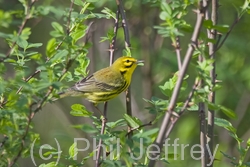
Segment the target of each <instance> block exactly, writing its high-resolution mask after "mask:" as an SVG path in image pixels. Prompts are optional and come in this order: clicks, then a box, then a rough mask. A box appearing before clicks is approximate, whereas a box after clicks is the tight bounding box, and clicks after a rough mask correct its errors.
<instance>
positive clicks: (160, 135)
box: [149, 0, 210, 167]
mask: <svg viewBox="0 0 250 167" xmlns="http://www.w3.org/2000/svg"><path fill="white" fill-rule="evenodd" d="M209 2H210V0H209V1H208V3H209ZM199 7H200V8H199V11H198V13H197V20H196V24H195V28H194V32H193V35H192V38H191V44H190V45H189V47H188V50H187V52H186V55H185V58H184V61H183V64H182V68H181V70H180V72H179V76H178V80H177V83H176V85H175V88H174V91H173V94H172V96H171V99H170V103H169V107H168V111H167V112H166V115H165V117H164V119H163V122H162V125H161V128H160V131H159V133H158V136H157V139H156V141H155V144H156V145H158V146H159V148H162V147H161V146H162V144H163V140H164V137H168V136H166V132H167V128H168V125H169V121H170V118H171V115H172V112H173V110H174V108H175V105H176V102H177V97H178V95H179V92H180V88H181V85H182V82H183V78H184V76H185V73H186V71H187V67H188V65H189V62H190V60H191V57H192V55H193V52H194V50H195V47H196V45H197V39H198V36H199V34H200V29H201V26H202V23H203V20H204V12H205V10H206V8H207V7H208V5H206V6H203V5H202V3H201V2H200V6H199ZM154 148H156V147H154ZM158 156H159V153H157V151H156V152H155V154H152V155H151V157H158ZM155 160H156V159H155V158H151V160H150V162H149V167H153V166H154V164H155Z"/></svg>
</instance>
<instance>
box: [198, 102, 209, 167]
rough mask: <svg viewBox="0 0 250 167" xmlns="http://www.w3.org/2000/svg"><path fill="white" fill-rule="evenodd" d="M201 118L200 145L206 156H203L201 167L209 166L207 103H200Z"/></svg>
mask: <svg viewBox="0 0 250 167" xmlns="http://www.w3.org/2000/svg"><path fill="white" fill-rule="evenodd" d="M199 117H200V144H201V148H203V150H204V152H202V153H203V154H204V155H203V156H202V155H201V157H202V158H201V167H206V166H207V158H208V156H207V154H206V153H207V149H206V148H207V147H206V143H207V141H206V112H205V103H203V102H201V103H199Z"/></svg>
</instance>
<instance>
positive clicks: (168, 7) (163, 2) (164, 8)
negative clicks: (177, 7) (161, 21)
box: [161, 1, 172, 16]
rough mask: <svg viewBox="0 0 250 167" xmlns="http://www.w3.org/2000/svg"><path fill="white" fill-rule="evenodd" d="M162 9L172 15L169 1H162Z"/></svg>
mask: <svg viewBox="0 0 250 167" xmlns="http://www.w3.org/2000/svg"><path fill="white" fill-rule="evenodd" d="M161 9H162V10H163V11H165V12H166V13H168V15H169V16H170V15H172V9H171V6H170V5H169V4H168V3H166V2H165V1H162V2H161Z"/></svg>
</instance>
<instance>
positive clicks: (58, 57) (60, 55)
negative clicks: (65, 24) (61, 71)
mask: <svg viewBox="0 0 250 167" xmlns="http://www.w3.org/2000/svg"><path fill="white" fill-rule="evenodd" d="M68 54H69V51H68V50H66V49H64V50H59V51H58V52H57V53H56V54H55V55H54V56H53V57H52V58H51V59H50V62H51V63H52V64H51V67H53V66H55V65H56V64H58V63H61V62H63V61H64V60H65V59H66V56H67V55H68Z"/></svg>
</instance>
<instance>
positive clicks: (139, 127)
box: [125, 121, 152, 136]
mask: <svg viewBox="0 0 250 167" xmlns="http://www.w3.org/2000/svg"><path fill="white" fill-rule="evenodd" d="M151 125H152V121H150V122H148V123H145V124H142V125H140V126H138V127H135V128H131V129H130V131H128V133H127V134H126V135H125V136H129V135H130V134H131V133H133V131H135V130H138V129H141V128H143V127H145V126H151Z"/></svg>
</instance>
